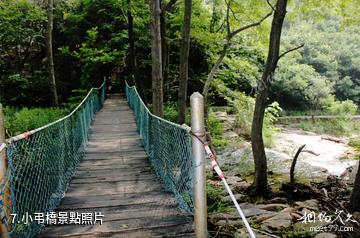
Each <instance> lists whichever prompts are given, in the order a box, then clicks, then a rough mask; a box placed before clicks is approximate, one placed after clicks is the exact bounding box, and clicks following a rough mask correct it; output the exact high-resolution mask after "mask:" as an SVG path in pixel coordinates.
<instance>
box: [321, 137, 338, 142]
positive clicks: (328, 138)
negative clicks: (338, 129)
mask: <svg viewBox="0 0 360 238" xmlns="http://www.w3.org/2000/svg"><path fill="white" fill-rule="evenodd" d="M321 139H322V140H329V141H332V142H335V143H343V140H341V139H339V138H334V137H330V136H322V137H321Z"/></svg>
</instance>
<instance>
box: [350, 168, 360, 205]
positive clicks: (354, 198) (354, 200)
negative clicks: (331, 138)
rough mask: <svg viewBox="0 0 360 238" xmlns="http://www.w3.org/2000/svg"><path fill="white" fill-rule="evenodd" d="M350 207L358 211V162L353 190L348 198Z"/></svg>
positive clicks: (359, 182) (359, 201) (359, 189)
mask: <svg viewBox="0 0 360 238" xmlns="http://www.w3.org/2000/svg"><path fill="white" fill-rule="evenodd" d="M350 204H351V208H352V209H353V210H355V211H359V212H360V164H359V168H358V171H357V174H356V178H355V183H354V190H353V192H352V194H351V198H350Z"/></svg>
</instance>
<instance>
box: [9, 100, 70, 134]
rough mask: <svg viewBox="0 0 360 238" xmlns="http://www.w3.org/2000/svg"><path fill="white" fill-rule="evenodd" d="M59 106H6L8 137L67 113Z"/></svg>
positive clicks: (42, 124)
mask: <svg viewBox="0 0 360 238" xmlns="http://www.w3.org/2000/svg"><path fill="white" fill-rule="evenodd" d="M66 112H67V110H65V109H59V108H32V109H28V108H22V109H17V108H13V107H5V109H4V114H5V131H6V134H7V136H8V137H11V136H15V135H18V134H20V133H23V132H25V131H29V130H33V129H36V128H38V127H41V126H44V125H46V124H48V123H50V122H53V121H55V120H57V119H59V118H61V117H63V116H64V115H65V114H66Z"/></svg>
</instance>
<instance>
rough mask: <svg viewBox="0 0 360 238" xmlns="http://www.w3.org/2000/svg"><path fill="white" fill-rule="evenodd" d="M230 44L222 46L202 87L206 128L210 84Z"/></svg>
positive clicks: (228, 42)
mask: <svg viewBox="0 0 360 238" xmlns="http://www.w3.org/2000/svg"><path fill="white" fill-rule="evenodd" d="M230 44H231V43H230V40H227V42H226V43H225V45H224V48H223V50H222V51H221V54H220V56H219V58H218V59H217V60H216V62H215V64H214V65H213V67H212V68H211V70H210V73H209V74H208V76H207V79H206V81H205V85H204V88H203V92H202V94H203V96H204V117H205V124H206V126H208V123H207V119H208V111H209V105H208V96H209V90H210V84H211V82H212V81H213V80H214V77H215V74H216V72H217V70H218V69H219V66H220V64H221V63H222V61H223V60H224V58H225V56H226V54H227V51H228V49H229V47H230Z"/></svg>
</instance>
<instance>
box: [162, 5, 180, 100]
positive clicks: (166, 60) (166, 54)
mask: <svg viewBox="0 0 360 238" xmlns="http://www.w3.org/2000/svg"><path fill="white" fill-rule="evenodd" d="M176 2H177V0H170V1H169V2H167V3H165V2H164V1H161V0H160V7H161V14H160V28H161V31H160V34H161V50H162V52H161V54H162V69H163V81H164V91H165V93H164V94H166V93H168V92H169V83H170V82H169V80H168V75H169V65H170V44H169V41H168V40H167V34H168V25H167V19H166V17H167V14H168V13H173V12H174V10H175V7H174V6H175V4H176Z"/></svg>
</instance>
